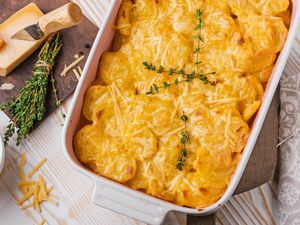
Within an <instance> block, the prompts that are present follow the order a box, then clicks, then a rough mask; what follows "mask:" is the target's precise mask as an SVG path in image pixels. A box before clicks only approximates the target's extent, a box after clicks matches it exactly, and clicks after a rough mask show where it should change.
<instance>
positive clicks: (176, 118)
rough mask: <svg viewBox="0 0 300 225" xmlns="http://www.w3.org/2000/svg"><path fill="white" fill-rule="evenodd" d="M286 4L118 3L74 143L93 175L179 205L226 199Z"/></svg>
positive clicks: (281, 0) (281, 37)
mask: <svg viewBox="0 0 300 225" xmlns="http://www.w3.org/2000/svg"><path fill="white" fill-rule="evenodd" d="M289 9H290V2H289V1H288V0H218V1H216V0H124V1H123V3H122V5H121V8H120V10H119V13H118V17H117V20H116V23H115V25H114V29H116V36H115V40H114V43H113V47H112V50H111V51H110V52H105V53H104V54H103V55H102V57H101V60H100V64H99V69H98V78H97V80H96V81H95V82H94V84H93V86H91V87H90V88H89V89H88V91H87V93H86V95H85V100H84V105H83V109H82V114H83V116H84V117H85V118H86V119H87V121H88V123H86V125H85V126H83V127H82V128H81V129H80V130H79V131H78V132H77V134H76V135H75V137H74V146H75V152H76V155H77V157H78V158H79V160H80V161H81V162H82V163H83V164H84V165H86V166H87V167H88V168H89V169H91V170H92V171H94V172H95V173H97V174H100V175H103V176H105V177H107V178H110V179H112V180H115V181H118V182H120V183H123V184H125V185H126V186H128V187H131V188H133V189H137V190H140V191H143V192H145V193H147V194H150V195H153V196H156V197H158V198H161V199H165V200H167V201H170V202H174V203H176V204H178V205H182V206H188V207H194V208H203V207H207V206H209V205H211V204H213V203H214V202H216V201H217V200H218V199H219V198H220V197H221V196H222V195H223V193H224V192H225V190H226V188H227V185H228V183H229V181H230V179H231V176H232V174H233V173H234V170H235V167H236V165H237V163H238V162H239V159H240V157H241V154H242V151H243V148H244V147H245V144H246V141H247V138H248V136H249V134H250V126H251V123H252V121H253V119H254V117H255V114H256V112H257V110H258V109H259V107H260V104H261V101H262V98H263V95H264V88H265V86H266V83H267V81H268V79H269V76H270V75H271V73H272V69H273V67H274V64H275V61H276V58H277V55H278V53H279V52H280V51H281V49H282V47H283V45H284V42H285V39H286V36H287V31H288V30H287V27H288V25H289V20H290V10H289Z"/></svg>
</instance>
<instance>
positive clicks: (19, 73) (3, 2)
mask: <svg viewBox="0 0 300 225" xmlns="http://www.w3.org/2000/svg"><path fill="white" fill-rule="evenodd" d="M30 2H34V3H36V4H37V6H38V7H39V8H40V9H41V10H42V11H43V12H44V13H48V12H50V11H52V10H54V9H56V8H58V7H60V6H62V5H64V4H66V3H68V2H69V1H67V0H51V1H46V0H44V1H40V0H33V1H32V0H0V9H2V10H1V13H0V23H2V22H4V21H5V20H6V19H7V18H9V17H10V16H11V15H12V14H14V13H15V12H16V11H18V10H20V9H21V8H22V7H24V6H26V5H27V4H29V3H30ZM3 9H5V10H3ZM97 32H98V28H97V27H96V26H95V25H94V24H92V23H91V22H90V21H89V20H88V19H87V18H84V19H83V21H82V22H81V23H80V24H79V25H78V26H75V27H73V28H69V29H67V30H63V31H61V32H60V33H61V37H62V41H63V47H62V51H61V54H60V55H59V56H58V58H57V64H56V66H55V68H54V77H55V80H56V83H57V84H56V86H57V90H58V96H59V99H61V100H64V99H65V98H66V97H68V96H69V95H70V94H71V93H72V92H73V91H74V90H75V88H76V85H77V82H78V80H77V78H76V76H75V75H74V74H73V72H72V71H70V72H69V73H68V74H67V76H65V77H62V76H60V73H61V72H62V71H63V69H64V66H65V65H69V64H70V63H72V62H73V61H74V60H75V58H74V55H75V54H78V53H83V54H84V55H85V58H84V60H83V61H81V63H80V64H79V66H80V67H81V68H83V67H84V64H85V62H86V59H87V56H88V54H89V52H90V48H91V46H92V44H93V42H94V39H95V37H96V34H97ZM38 53H39V49H38V50H37V51H36V52H35V53H34V54H33V55H31V56H30V57H29V58H28V59H26V60H25V61H24V62H23V63H21V64H20V65H19V66H18V67H17V68H16V69H15V70H14V71H12V72H11V73H10V74H9V75H8V76H6V77H0V86H1V84H3V83H12V84H13V85H14V86H15V87H14V88H13V89H12V90H9V91H8V90H6V91H4V90H0V104H2V103H4V102H7V101H8V100H9V98H11V97H12V96H16V95H17V94H18V90H19V89H20V88H22V87H23V86H24V85H25V82H26V81H27V80H29V79H30V78H31V76H32V72H31V71H32V68H33V66H34V64H35V62H36V59H37V55H38ZM48 90H49V92H48V97H47V102H46V108H47V112H46V115H49V114H50V113H51V112H53V111H54V110H55V109H56V106H55V97H54V95H53V93H52V91H51V88H50V86H49V88H48Z"/></svg>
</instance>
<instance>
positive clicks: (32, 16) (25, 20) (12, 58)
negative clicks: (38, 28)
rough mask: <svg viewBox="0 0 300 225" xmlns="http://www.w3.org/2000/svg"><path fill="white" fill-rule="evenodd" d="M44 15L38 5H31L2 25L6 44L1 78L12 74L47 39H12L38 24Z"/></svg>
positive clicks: (2, 51) (1, 52)
mask: <svg viewBox="0 0 300 225" xmlns="http://www.w3.org/2000/svg"><path fill="white" fill-rule="evenodd" d="M43 15H44V13H43V12H42V11H41V10H40V9H39V8H38V7H37V6H36V4H34V3H30V4H28V5H27V6H25V7H24V8H22V9H21V10H19V11H18V12H16V13H15V14H14V15H12V16H11V17H10V18H8V19H7V20H6V21H5V22H3V23H2V24H0V37H1V39H3V40H4V42H5V45H3V46H2V48H1V49H0V76H6V75H7V74H8V73H10V72H11V71H12V70H13V69H14V68H16V67H17V66H18V65H19V64H20V63H21V62H23V61H24V60H25V59H26V58H27V57H28V56H30V55H31V54H32V53H33V52H34V51H35V50H36V49H37V48H38V47H39V45H40V44H41V43H42V42H43V41H44V39H45V38H43V39H41V40H38V41H24V40H14V39H11V36H12V35H14V34H15V33H16V32H17V31H19V30H21V29H23V28H25V27H27V26H29V25H32V24H35V23H37V22H38V20H39V18H40V17H42V16H43Z"/></svg>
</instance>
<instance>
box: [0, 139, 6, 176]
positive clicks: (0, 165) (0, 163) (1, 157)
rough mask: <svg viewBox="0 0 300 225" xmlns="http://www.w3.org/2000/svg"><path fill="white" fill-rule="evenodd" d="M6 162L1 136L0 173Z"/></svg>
mask: <svg viewBox="0 0 300 225" xmlns="http://www.w3.org/2000/svg"><path fill="white" fill-rule="evenodd" d="M4 162H5V148H4V143H3V140H2V137H1V136H0V173H1V171H2V169H3V167H4Z"/></svg>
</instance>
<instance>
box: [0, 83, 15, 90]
mask: <svg viewBox="0 0 300 225" xmlns="http://www.w3.org/2000/svg"><path fill="white" fill-rule="evenodd" d="M14 87H15V85H14V84H12V83H3V84H1V85H0V90H2V91H9V90H12V89H13V88H14Z"/></svg>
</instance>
